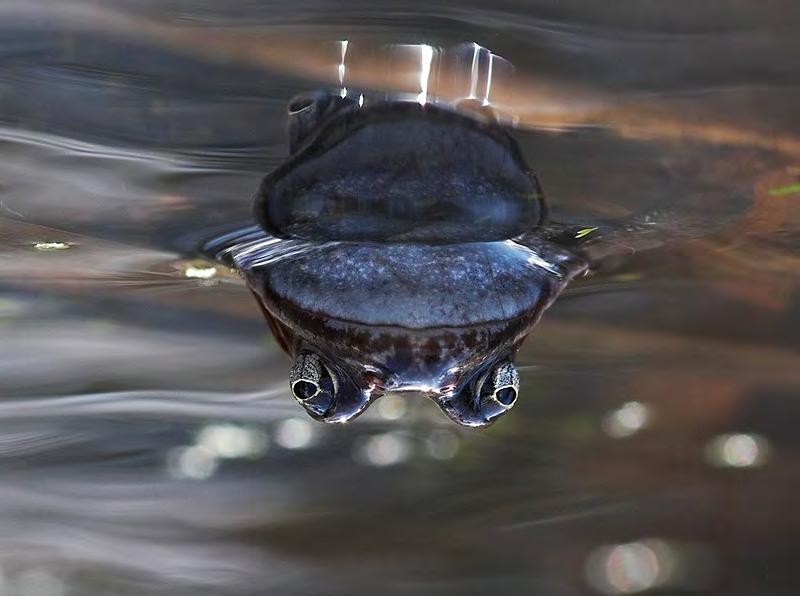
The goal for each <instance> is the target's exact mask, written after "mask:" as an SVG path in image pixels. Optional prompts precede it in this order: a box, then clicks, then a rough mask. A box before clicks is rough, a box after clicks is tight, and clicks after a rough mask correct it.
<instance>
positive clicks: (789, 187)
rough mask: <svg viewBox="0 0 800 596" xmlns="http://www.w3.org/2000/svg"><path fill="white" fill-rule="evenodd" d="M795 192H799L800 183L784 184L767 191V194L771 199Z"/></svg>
mask: <svg viewBox="0 0 800 596" xmlns="http://www.w3.org/2000/svg"><path fill="white" fill-rule="evenodd" d="M796 192H800V182H797V183H795V184H786V185H784V186H774V187H772V188H770V189H769V194H770V196H773V197H780V196H783V195H790V194H793V193H796Z"/></svg>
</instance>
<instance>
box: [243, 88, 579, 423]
mask: <svg viewBox="0 0 800 596" xmlns="http://www.w3.org/2000/svg"><path fill="white" fill-rule="evenodd" d="M290 117H291V118H292V120H291V122H292V127H291V137H292V149H293V154H292V156H291V157H290V158H289V160H288V161H287V162H286V163H285V164H284V165H282V166H281V167H279V168H278V169H277V170H275V171H274V172H272V173H271V174H270V175H269V176H267V178H266V179H265V180H264V183H263V184H262V186H261V189H260V191H259V194H258V196H257V198H256V215H257V217H258V219H259V221H260V223H261V226H262V228H263V229H264V230H266V231H267V232H268V234H265V233H264V232H262V231H255V232H252V233H251V234H250V236H248V235H247V234H245V235H243V236H242V237H241V238H240V239H239V240H238V241H237V242H236V243H234V244H233V246H232V247H231V248H229V249H228V253H227V254H228V256H229V258H231V259H232V261H233V263H234V264H235V266H236V267H237V268H238V269H239V271H240V272H242V274H243V276H244V277H245V279H246V281H247V284H248V286H249V287H250V289H251V290H252V291H253V293H254V294H255V296H256V297H257V299H258V301H259V303H260V305H261V307H262V310H263V312H264V315H265V316H266V319H267V321H268V322H269V325H270V328H271V330H272V332H273V334H274V335H275V337H276V338H277V340H278V342H279V343H280V345H281V346H282V347H283V349H284V350H285V351H286V352H287V353H288V354H289V355H290V356H291V357H292V358H293V359H294V364H293V365H292V367H291V370H290V373H289V382H290V388H291V391H292V394H293V395H294V397H295V399H296V400H297V401H298V402H299V403H300V404H301V405H302V406H303V408H305V410H306V412H308V414H309V415H311V416H312V417H313V418H315V419H318V420H322V421H325V422H346V421H348V420H351V419H353V418H354V417H356V416H358V415H359V414H360V413H362V412H363V411H364V410H365V409H366V408H367V407H368V406H369V404H370V403H371V402H372V401H373V400H375V399H377V398H379V397H380V396H382V395H384V394H386V393H389V392H408V393H417V394H422V395H425V396H427V397H429V398H431V399H433V400H434V401H435V402H436V403H437V404H438V405H439V407H440V408H441V409H442V410H443V411H444V412H445V414H447V415H448V416H449V417H450V418H451V419H453V420H454V421H456V422H458V423H460V424H464V425H469V426H485V425H487V424H490V423H491V422H493V421H494V420H496V419H497V418H498V417H499V416H501V415H502V414H503V413H505V412H506V411H507V410H509V409H510V408H511V407H513V405H514V403H515V402H516V400H517V398H518V395H519V393H520V387H519V375H518V373H517V371H516V369H515V367H514V364H513V358H514V355H515V353H516V351H517V349H518V348H519V346H520V345H521V343H522V342H523V340H524V339H525V337H526V336H527V335H528V333H529V332H530V331H531V329H532V327H533V326H534V325H535V324H536V322H537V321H538V319H539V317H540V316H541V314H542V312H543V311H544V309H545V308H547V306H549V305H550V304H551V303H552V301H553V300H554V299H555V298H556V297H557V296H558V294H559V293H560V292H561V290H562V289H563V288H564V287H565V285H566V284H567V283H568V282H569V280H570V279H571V278H572V277H574V276H575V275H577V274H578V273H580V272H582V271H584V270H585V267H586V266H585V264H584V262H583V261H582V260H581V259H579V258H577V257H575V256H574V255H573V254H571V253H570V252H568V251H566V250H565V249H563V248H561V247H559V246H557V245H555V244H552V243H550V242H548V241H546V240H545V239H544V237H543V236H542V235H540V234H539V232H538V230H539V229H542V224H543V222H544V219H545V216H546V209H545V204H544V201H543V198H542V193H541V192H540V190H539V185H538V182H537V180H536V178H535V177H534V176H533V174H532V173H531V172H530V170H529V169H528V167H527V165H526V164H525V162H524V160H523V158H522V157H521V154H520V152H519V150H518V148H517V146H516V144H515V142H514V141H513V139H512V138H511V137H510V136H509V135H508V134H507V133H506V132H505V131H504V130H503V129H502V128H501V127H500V126H499V125H497V124H496V123H495V122H493V121H492V120H491V119H488V118H485V117H476V116H472V115H464V114H460V113H457V112H455V111H452V110H449V109H444V108H441V107H436V106H430V105H427V106H420V105H417V104H409V103H390V102H380V103H378V104H375V105H363V106H362V105H358V106H356V105H354V104H352V103H349V102H347V101H343V100H341V99H340V98H334V97H331V96H326V95H324V94H316V95H314V96H309V97H308V98H306V99H304V100H301V101H299V102H294V104H293V105H292V106H291V108H290Z"/></svg>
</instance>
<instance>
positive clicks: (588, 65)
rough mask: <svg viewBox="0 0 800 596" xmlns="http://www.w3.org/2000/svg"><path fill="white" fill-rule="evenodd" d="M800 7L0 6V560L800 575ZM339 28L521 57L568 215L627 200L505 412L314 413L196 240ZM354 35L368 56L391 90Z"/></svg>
mask: <svg viewBox="0 0 800 596" xmlns="http://www.w3.org/2000/svg"><path fill="white" fill-rule="evenodd" d="M797 17H798V15H797V8H796V6H795V5H794V4H793V3H790V2H774V3H728V2H708V3H704V4H703V5H702V6H698V7H692V9H691V10H688V9H687V8H686V7H685V6H678V5H675V4H674V3H660V2H650V3H645V4H642V3H641V2H618V3H615V5H614V6H613V7H610V6H604V7H600V6H598V5H595V4H594V3H590V2H580V1H573V2H567V3H564V2H549V1H544V0H542V1H538V2H533V3H530V2H528V3H521V2H513V1H505V2H499V3H498V2H496V3H494V4H492V5H491V6H488V5H485V4H481V3H478V2H462V3H457V4H449V5H448V6H446V7H431V6H429V5H427V4H424V3H416V2H392V3H388V4H387V3H382V4H381V5H380V6H376V5H375V4H374V3H365V2H349V3H346V4H345V5H341V4H340V3H336V4H330V3H323V2H319V1H315V2H295V3H292V4H291V5H290V6H287V5H285V4H284V3H280V4H279V3H270V2H266V3H256V2H249V1H245V0H241V1H236V2H228V3H225V6H223V7H220V6H218V5H217V3H210V2H202V1H195V2H187V1H177V0H176V1H170V2H128V1H123V0H117V1H115V2H104V3H102V5H101V4H93V3H72V2H58V3H49V2H19V1H17V2H13V1H11V2H2V3H0V61H2V62H1V63H2V68H1V69H0V254H2V258H0V338H1V340H0V379H2V380H0V393H1V394H2V395H1V397H2V400H0V419H2V421H3V424H2V425H0V466H1V468H0V469H1V470H2V475H1V476H0V528H2V532H0V570H1V572H2V573H1V574H0V577H2V582H0V585H2V586H3V588H2V589H3V590H5V593H8V594H13V595H17V594H20V595H27V594H36V595H37V596H45V595H48V594H99V593H102V594H120V595H127V594H143V593H145V594H170V595H174V594H214V595H220V594H236V595H246V594H263V593H265V592H276V593H281V594H326V595H332V594H341V595H345V594H347V595H352V594H373V593H386V594H406V593H408V592H410V591H414V592H416V593H421V594H432V595H438V594H484V593H491V592H499V593H503V594H547V595H552V594H564V595H572V594H591V593H604V592H605V593H630V592H635V591H639V590H646V589H655V590H663V591H664V593H684V592H686V593H693V592H701V593H707V594H725V595H738V594H741V595H749V594H753V593H760V594H791V593H794V592H795V591H796V588H797V584H796V579H795V566H796V564H795V560H796V556H795V548H794V543H795V540H794V539H795V537H796V536H797V532H798V531H800V515H798V513H797V510H796V504H795V501H796V499H795V497H794V495H795V493H796V489H797V488H798V480H797V473H796V468H797V464H798V442H797V438H796V437H797V430H796V429H797V424H798V422H800V406H798V405H797V397H798V395H800V392H798V388H799V386H800V375H798V373H797V362H798V361H800V359H799V356H800V354H798V349H797V348H798V346H797V335H798V333H799V332H800V301H799V298H798V296H800V294H799V293H798V289H800V279H799V278H798V270H800V269H799V268H798V266H799V265H800V260H798V256H797V255H798V252H797V250H798V246H799V242H798V240H799V239H800V235H799V234H800V209H799V208H798V201H800V187H798V186H797V185H798V184H799V183H800V178H798V176H800V169H798V168H799V167H800V122H799V121H798V116H797V111H796V109H795V106H796V105H797V101H798V98H799V97H800V88H799V87H798V86H797V83H796V81H797V80H798V74H800V73H798V68H800V67H798V65H799V64H800V62H799V61H798V60H797V57H798V53H799V50H800V48H798V42H797V41H796V40H797V36H796V31H797V24H798V20H797ZM345 38H346V39H350V40H351V43H352V44H353V45H352V48H354V50H353V51H354V52H355V51H356V50H357V49H358V48H376V47H380V45H381V44H383V43H429V44H432V45H437V46H439V45H441V46H444V45H450V44H455V43H461V42H465V41H470V42H471V41H475V42H478V43H480V44H482V45H485V46H487V47H490V48H491V49H492V50H494V51H496V52H497V53H499V54H500V55H502V56H504V57H506V58H507V59H508V60H510V61H511V62H513V63H514V65H515V66H516V68H517V72H516V75H515V78H514V88H515V95H514V100H513V107H514V111H515V113H516V114H517V117H518V118H519V122H520V129H519V130H518V132H517V133H515V135H516V136H517V138H518V140H519V141H520V143H521V145H522V147H523V149H524V151H525V153H526V157H527V159H528V160H529V161H530V163H531V164H532V165H533V167H534V169H535V170H536V172H537V174H538V176H539V177H540V179H541V181H542V184H543V186H544V190H545V192H546V194H547V196H548V198H549V200H550V204H551V206H552V208H553V215H554V217H557V218H559V219H562V220H569V221H574V222H576V223H579V224H586V225H587V226H594V225H598V224H626V223H629V224H631V225H632V226H634V227H636V229H637V230H638V233H637V234H636V235H635V236H634V237H633V238H632V239H631V240H630V247H629V250H625V249H623V250H620V249H619V246H617V247H616V249H615V250H614V251H610V255H609V256H608V258H606V259H605V260H603V261H601V263H602V265H601V267H600V269H599V271H598V273H597V274H595V275H594V276H591V277H588V278H586V279H583V280H581V281H579V282H576V283H574V284H573V285H572V286H571V288H570V290H569V291H568V292H567V293H566V294H565V295H564V296H563V297H562V298H561V299H560V300H559V301H558V303H557V304H556V305H555V306H554V307H553V308H551V309H550V311H548V313H547V315H546V317H545V319H544V320H543V322H542V323H541V325H540V326H539V327H538V328H537V329H536V330H535V331H534V333H533V335H532V336H531V337H530V338H529V340H528V341H527V343H526V344H525V346H524V348H523V349H522V351H521V352H520V354H519V356H518V358H517V364H518V366H519V368H520V370H521V374H522V388H523V389H522V393H521V396H520V399H519V403H518V405H517V407H516V408H515V410H514V412H513V413H512V414H511V415H509V416H507V417H506V418H504V419H503V420H502V421H500V422H498V423H497V424H496V425H495V426H493V427H492V428H491V429H489V430H486V431H480V432H476V431H470V430H464V429H460V428H456V427H454V426H453V425H451V424H450V423H449V422H448V421H447V420H445V419H444V418H443V417H442V416H441V414H440V413H439V412H438V410H437V409H436V408H435V406H433V405H432V404H429V403H428V402H427V401H426V400H423V399H419V400H408V401H403V400H396V399H395V400H391V399H386V400H385V401H383V402H379V403H377V404H375V406H374V407H373V408H372V409H371V411H370V412H369V413H368V414H366V415H365V416H364V417H362V418H360V419H359V420H358V421H356V422H355V423H353V424H351V425H348V426H344V427H339V426H337V427H334V428H331V427H327V426H323V425H318V424H315V423H313V422H312V421H310V420H306V419H305V415H304V414H303V413H302V412H301V411H300V410H299V408H298V407H297V406H296V404H295V403H294V401H293V400H292V399H291V397H290V396H289V393H288V388H287V383H286V374H287V371H288V368H289V364H290V363H289V362H288V360H287V358H286V357H285V356H284V355H283V353H282V352H281V351H280V349H279V348H278V346H277V345H276V344H275V343H274V341H273V340H272V339H271V338H270V337H269V334H268V331H267V329H266V328H265V325H264V323H263V320H262V318H261V314H260V313H259V311H258V308H257V307H256V304H255V302H254V301H253V300H252V297H251V296H250V295H249V293H248V291H247V290H246V288H245V286H244V285H243V283H242V282H241V280H240V279H239V278H238V276H237V275H236V274H235V273H233V272H231V271H228V270H226V269H225V268H224V267H221V266H219V265H217V266H216V268H215V270H213V271H211V272H209V264H208V263H207V262H205V261H203V260H202V259H201V258H200V256H199V254H198V253H197V251H196V248H197V247H198V246H199V245H200V244H201V243H202V241H204V240H206V239H208V238H211V237H214V236H215V235H217V234H219V233H221V232H224V231H227V230H230V229H233V228H236V227H238V226H245V225H250V224H251V223H252V220H251V215H250V213H251V197H252V195H253V193H254V191H255V189H256V188H257V185H258V183H259V181H260V179H261V177H262V176H263V174H264V173H265V172H267V171H268V170H269V169H271V168H272V167H274V166H276V165H277V164H278V163H280V161H281V159H282V158H283V156H284V155H285V154H286V145H285V142H286V141H285V135H284V122H285V121H284V106H285V103H286V102H287V101H288V99H289V98H290V97H291V96H293V95H294V94H295V93H297V92H300V91H304V90H307V89H309V88H313V87H315V86H317V85H320V84H332V83H334V82H335V78H336V67H335V65H336V61H337V57H336V55H335V51H333V50H335V44H336V42H337V41H338V40H341V39H345ZM332 48H333V50H332ZM332 51H333V53H331V52H332ZM364 52H365V53H366V54H369V52H367V51H366V50H364ZM366 54H361V56H364V55H366ZM358 56H359V55H358V54H354V59H355V58H356V57H358ZM368 58H369V56H367V57H366V58H363V61H362V67H361V70H357V69H354V72H355V74H354V75H353V77H355V78H354V84H356V83H357V84H359V85H363V86H372V87H374V86H380V85H385V86H387V87H397V86H400V87H402V86H403V85H405V84H406V83H404V82H403V79H402V78H401V77H399V76H398V77H395V78H392V77H389V78H388V81H387V77H386V76H384V74H385V73H384V74H382V73H380V72H379V71H377V70H376V69H375V68H374V65H373V64H372V63H371V62H370V59H368ZM393 90H394V91H396V90H397V89H396V88H393Z"/></svg>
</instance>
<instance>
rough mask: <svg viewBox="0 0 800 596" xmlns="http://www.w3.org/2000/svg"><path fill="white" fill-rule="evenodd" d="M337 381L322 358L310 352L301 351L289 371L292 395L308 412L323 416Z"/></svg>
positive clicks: (333, 393) (333, 399)
mask: <svg viewBox="0 0 800 596" xmlns="http://www.w3.org/2000/svg"><path fill="white" fill-rule="evenodd" d="M337 384H338V383H337V381H336V380H335V376H334V375H333V374H331V371H330V370H329V369H328V368H327V367H326V366H325V365H324V364H323V362H322V359H321V358H320V357H319V356H317V355H316V354H314V353H312V352H301V353H300V354H298V356H297V358H295V361H294V366H292V370H291V371H290V372H289V387H291V390H292V395H293V396H294V398H295V399H296V400H297V401H299V402H300V404H302V406H303V407H304V408H305V409H306V410H308V411H309V412H311V413H313V414H316V415H318V416H324V415H325V413H326V412H327V411H328V410H329V409H330V408H331V406H332V405H333V403H334V401H335V399H336V392H337Z"/></svg>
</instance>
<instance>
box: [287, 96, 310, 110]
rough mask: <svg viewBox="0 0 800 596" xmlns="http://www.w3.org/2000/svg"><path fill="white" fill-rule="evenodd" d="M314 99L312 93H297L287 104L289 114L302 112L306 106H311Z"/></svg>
mask: <svg viewBox="0 0 800 596" xmlns="http://www.w3.org/2000/svg"><path fill="white" fill-rule="evenodd" d="M315 101H316V99H315V98H314V96H312V95H298V96H297V97H295V98H294V99H293V100H292V101H291V103H290V104H289V108H288V109H289V115H292V114H296V113H297V112H302V111H303V110H305V109H306V108H309V107H311V106H312V105H313V104H314V102H315Z"/></svg>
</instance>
